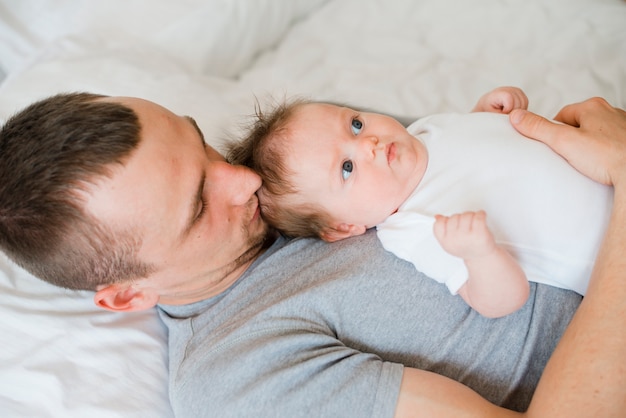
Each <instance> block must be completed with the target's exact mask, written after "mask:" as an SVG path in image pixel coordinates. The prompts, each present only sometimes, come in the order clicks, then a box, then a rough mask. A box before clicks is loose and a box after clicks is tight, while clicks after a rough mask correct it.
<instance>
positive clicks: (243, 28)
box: [0, 0, 327, 77]
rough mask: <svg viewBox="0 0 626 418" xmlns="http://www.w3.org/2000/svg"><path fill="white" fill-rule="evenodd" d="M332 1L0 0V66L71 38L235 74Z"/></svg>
mask: <svg viewBox="0 0 626 418" xmlns="http://www.w3.org/2000/svg"><path fill="white" fill-rule="evenodd" d="M326 1H327V0H210V1H207V0H189V1H184V2H174V1H153V0H134V1H133V0H107V1H99V2H94V1H90V0H55V1H43V0H20V1H19V2H16V1H14V0H0V11H1V13H0V39H2V42H0V57H2V58H1V60H2V62H0V67H3V68H4V70H5V72H7V73H10V72H12V71H15V70H18V69H20V68H22V67H23V66H24V65H27V64H28V63H29V61H30V60H32V59H33V57H36V56H37V54H38V53H40V52H41V51H42V50H44V49H45V48H46V47H48V46H49V45H50V44H52V43H55V42H56V41H58V40H59V39H62V38H65V37H67V36H74V37H79V38H81V39H82V40H84V41H86V42H89V43H94V44H98V45H99V46H100V48H102V47H103V46H104V47H105V48H109V49H112V50H117V51H119V50H123V49H125V48H128V47H131V48H138V47H141V46H142V45H143V46H145V47H152V48H157V49H159V50H161V51H162V52H164V53H165V54H167V55H168V56H169V57H170V59H172V60H176V61H178V64H181V65H183V66H185V67H186V68H187V70H188V71H191V72H194V73H197V74H211V75H219V76H223V77H235V76H236V75H237V74H239V73H240V72H241V71H242V70H243V69H245V68H246V67H247V66H248V65H249V64H250V63H251V62H252V61H253V59H254V58H255V56H257V55H258V54H259V53H260V52H261V51H263V50H265V49H267V48H269V47H271V46H273V45H274V44H276V43H277V42H278V41H279V40H280V39H281V37H282V36H283V34H284V33H286V31H287V30H288V29H289V28H290V27H291V25H292V24H293V23H294V22H295V21H297V20H298V19H301V18H304V17H305V16H306V15H307V14H308V13H310V12H311V11H313V10H315V9H317V8H318V7H320V6H321V5H322V4H324V3H325V2H326Z"/></svg>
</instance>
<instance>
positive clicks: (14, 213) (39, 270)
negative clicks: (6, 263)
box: [0, 93, 150, 290]
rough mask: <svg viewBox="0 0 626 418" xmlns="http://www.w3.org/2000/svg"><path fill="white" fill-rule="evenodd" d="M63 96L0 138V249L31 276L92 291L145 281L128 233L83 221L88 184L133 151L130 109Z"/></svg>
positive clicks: (34, 108)
mask: <svg viewBox="0 0 626 418" xmlns="http://www.w3.org/2000/svg"><path fill="white" fill-rule="evenodd" d="M102 97H104V96H100V95H95V94H89V93H66V94H59V95H56V96H52V97H49V98H46V99H43V100H41V101H39V102H36V103H33V104H32V105H30V106H28V107H26V108H25V109H23V110H22V111H20V112H18V113H17V114H15V115H14V116H12V117H11V118H10V119H9V120H8V121H7V122H6V123H5V124H4V126H3V127H2V129H1V130H0V249H2V250H3V251H4V252H5V253H6V254H7V255H8V256H9V257H10V258H12V259H13V260H14V261H15V262H16V263H17V264H18V265H20V266H22V267H23V268H25V269H26V270H28V271H29V272H31V273H32V274H34V275H35V276H38V277H40V278H41V279H44V280H46V281H48V282H50V283H52V284H55V285H57V286H61V287H65V288H69V289H86V290H95V289H96V288H97V287H98V286H99V285H102V284H111V283H115V282H121V281H125V280H131V279H134V278H137V277H143V276H146V275H147V273H148V272H149V270H150V266H147V265H145V264H143V263H141V262H138V261H137V259H136V253H137V250H138V248H139V246H140V244H141V242H140V240H139V239H138V238H136V237H135V236H134V234H133V233H132V231H114V230H113V229H112V228H111V227H110V226H107V225H102V224H101V223H99V222H97V221H96V220H95V219H93V217H91V216H90V215H89V214H87V213H85V211H84V209H83V206H84V202H83V201H82V199H81V196H84V192H85V191H86V189H87V186H88V185H89V184H93V183H94V181H95V180H97V179H98V178H101V177H103V176H109V175H111V169H112V168H113V167H112V166H113V165H115V164H124V162H125V161H126V159H127V158H128V157H129V155H130V154H131V153H132V151H133V150H134V149H136V147H137V146H138V144H139V141H140V130H141V127H140V124H139V119H138V118H137V116H136V114H135V113H134V112H133V111H132V109H130V108H128V107H126V106H123V105H121V104H119V103H112V102H107V101H102V100H98V99H100V98H102Z"/></svg>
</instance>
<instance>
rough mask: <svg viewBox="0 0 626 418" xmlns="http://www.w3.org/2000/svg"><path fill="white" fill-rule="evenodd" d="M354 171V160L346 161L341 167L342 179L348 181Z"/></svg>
mask: <svg viewBox="0 0 626 418" xmlns="http://www.w3.org/2000/svg"><path fill="white" fill-rule="evenodd" d="M353 169H354V164H352V160H346V161H344V162H343V164H342V165H341V177H343V179H344V180H348V177H350V174H352V170H353Z"/></svg>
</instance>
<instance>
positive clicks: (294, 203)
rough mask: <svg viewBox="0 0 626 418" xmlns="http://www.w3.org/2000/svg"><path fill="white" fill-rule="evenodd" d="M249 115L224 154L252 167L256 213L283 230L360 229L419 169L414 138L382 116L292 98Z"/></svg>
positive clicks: (421, 153) (325, 233) (388, 206)
mask: <svg viewBox="0 0 626 418" xmlns="http://www.w3.org/2000/svg"><path fill="white" fill-rule="evenodd" d="M256 116H257V119H256V122H255V123H254V125H253V126H252V128H251V129H250V132H249V134H248V135H247V137H246V138H245V139H244V140H243V141H241V142H239V143H237V144H233V145H232V146H231V149H230V151H229V152H228V160H229V161H230V162H232V163H234V164H244V165H247V166H249V167H251V168H252V169H254V170H255V171H257V172H258V173H259V175H260V176H261V178H262V179H263V186H262V187H261V189H260V190H259V192H258V196H259V200H260V202H261V211H262V214H263V216H264V218H265V219H266V220H267V222H268V223H270V224H271V225H273V226H274V227H276V228H277V229H279V230H281V231H282V232H283V233H285V234H286V235H289V236H316V237H320V238H322V239H324V240H326V241H336V240H339V239H343V238H347V237H350V236H353V235H360V234H362V233H364V232H365V230H366V229H367V228H370V227H373V226H375V225H376V224H378V223H380V222H381V221H383V220H384V219H385V218H386V217H387V216H389V215H390V214H392V213H393V212H394V211H395V210H396V209H397V208H398V206H400V204H401V203H402V202H403V201H404V200H405V199H406V198H407V197H408V196H409V194H410V193H411V191H412V190H413V189H414V188H415V186H416V185H417V184H418V183H419V180H421V178H422V176H423V173H424V171H425V169H426V163H427V154H426V150H425V149H424V147H423V145H422V144H421V142H420V141H417V140H415V138H414V137H413V136H411V135H410V134H409V133H408V132H407V130H406V129H405V128H404V127H403V126H402V125H401V124H400V123H399V122H398V121H396V120H395V119H393V118H391V117H388V116H385V115H381V114H376V113H364V112H359V111H356V110H353V109H350V108H347V107H342V106H337V105H332V104H328V103H320V102H311V101H305V100H294V101H291V102H288V103H282V104H280V105H278V106H275V107H274V109H272V110H271V111H270V112H263V111H261V110H260V109H259V110H257V115H256Z"/></svg>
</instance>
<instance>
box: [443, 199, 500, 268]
mask: <svg viewBox="0 0 626 418" xmlns="http://www.w3.org/2000/svg"><path fill="white" fill-rule="evenodd" d="M433 228H434V229H433V230H434V233H435V237H436V238H437V240H438V241H439V243H440V244H441V246H442V247H443V249H444V250H446V251H447V252H448V253H449V254H452V255H454V256H456V257H461V258H463V259H467V258H474V257H482V256H485V255H487V254H489V253H491V251H493V250H494V249H495V247H496V242H495V239H494V238H493V235H492V234H491V231H489V228H487V215H486V214H485V212H484V211H482V210H481V211H478V212H465V213H460V214H456V215H452V216H443V215H436V216H435V225H434V227H433Z"/></svg>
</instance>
